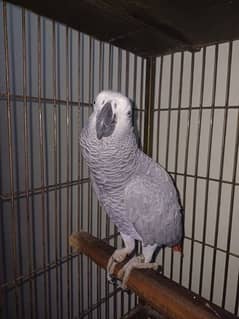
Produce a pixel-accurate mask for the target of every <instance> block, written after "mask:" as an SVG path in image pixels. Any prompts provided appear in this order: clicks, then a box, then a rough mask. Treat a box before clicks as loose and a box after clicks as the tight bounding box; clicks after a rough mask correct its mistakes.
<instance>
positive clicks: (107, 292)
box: [102, 46, 110, 319]
mask: <svg viewBox="0 0 239 319" xmlns="http://www.w3.org/2000/svg"><path fill="white" fill-rule="evenodd" d="M103 50H104V46H103ZM102 58H103V61H102V62H103V65H104V56H103V57H102ZM102 75H103V74H102ZM102 79H103V83H102V85H103V87H104V76H103V77H102ZM105 233H106V234H105V235H106V238H108V237H109V234H110V219H109V217H108V215H106V228H105ZM105 296H106V301H105V318H106V319H109V281H108V279H107V275H106V273H105Z"/></svg>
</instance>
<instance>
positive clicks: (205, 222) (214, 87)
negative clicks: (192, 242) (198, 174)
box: [199, 45, 218, 295]
mask: <svg viewBox="0 0 239 319" xmlns="http://www.w3.org/2000/svg"><path fill="white" fill-rule="evenodd" d="M217 64H218V45H216V47H215V55H214V67H213V87H212V101H211V111H210V130H209V139H208V150H207V173H206V187H205V203H204V212H203V235H202V254H201V265H200V276H199V278H200V280H199V295H201V294H202V287H203V271H204V259H205V247H206V246H205V244H206V232H207V211H208V202H209V201H208V195H209V175H210V170H211V152H212V137H213V128H214V113H215V101H216V84H217V70H218V69H217Z"/></svg>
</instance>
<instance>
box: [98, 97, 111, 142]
mask: <svg viewBox="0 0 239 319" xmlns="http://www.w3.org/2000/svg"><path fill="white" fill-rule="evenodd" d="M115 124H116V116H115V115H114V114H113V111H112V106H111V103H109V102H107V103H106V104H105V105H104V106H103V108H102V109H101V111H100V113H99V114H98V115H97V116H96V135H97V138H98V139H99V140H100V139H101V138H102V137H107V136H110V135H111V134H112V133H113V132H114V129H115Z"/></svg>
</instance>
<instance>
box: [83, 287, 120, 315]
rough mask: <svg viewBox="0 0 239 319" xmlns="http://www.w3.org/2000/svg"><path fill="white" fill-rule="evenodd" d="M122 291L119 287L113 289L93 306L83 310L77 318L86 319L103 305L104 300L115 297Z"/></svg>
mask: <svg viewBox="0 0 239 319" xmlns="http://www.w3.org/2000/svg"><path fill="white" fill-rule="evenodd" d="M120 291H122V288H121V287H118V288H116V289H114V290H113V291H112V292H111V293H109V294H108V295H107V296H106V297H103V298H101V299H100V300H99V301H97V302H96V303H95V304H94V305H92V306H91V307H90V308H88V309H86V310H84V311H83V312H82V313H81V315H80V317H78V318H79V319H82V318H84V317H86V316H87V315H88V314H90V313H91V312H93V311H94V310H95V309H97V308H98V307H99V306H100V305H102V304H103V303H105V302H106V300H108V299H110V298H111V297H113V296H115V295H117V293H118V292H120Z"/></svg>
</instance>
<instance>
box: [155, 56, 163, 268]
mask: <svg viewBox="0 0 239 319" xmlns="http://www.w3.org/2000/svg"><path fill="white" fill-rule="evenodd" d="M163 67H164V56H161V57H160V73H159V87H158V92H159V93H158V94H159V96H158V118H157V120H158V124H157V140H156V145H157V154H156V161H157V162H159V152H160V151H159V150H160V145H159V135H160V111H161V97H162V79H163ZM161 251H162V265H163V269H162V271H163V274H164V264H165V247H162V248H161Z"/></svg>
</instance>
